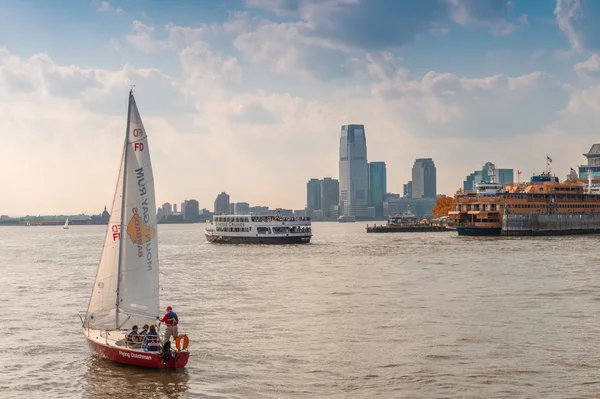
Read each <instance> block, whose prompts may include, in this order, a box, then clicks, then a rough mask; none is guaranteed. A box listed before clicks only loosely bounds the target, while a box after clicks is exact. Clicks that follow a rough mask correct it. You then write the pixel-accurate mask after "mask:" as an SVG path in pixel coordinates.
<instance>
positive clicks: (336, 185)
mask: <svg viewBox="0 0 600 399" xmlns="http://www.w3.org/2000/svg"><path fill="white" fill-rule="evenodd" d="M339 203H340V182H339V181H338V180H336V179H332V178H331V177H325V178H324V179H323V180H321V210H322V211H323V212H325V213H326V214H327V212H334V211H335V213H336V215H332V216H334V217H333V218H337V217H338V215H337V209H338V205H339Z"/></svg>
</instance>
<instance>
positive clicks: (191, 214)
mask: <svg viewBox="0 0 600 399" xmlns="http://www.w3.org/2000/svg"><path fill="white" fill-rule="evenodd" d="M184 204H185V206H183V207H182V208H181V210H182V212H183V220H185V221H186V222H195V221H198V219H199V218H200V206H199V204H198V201H196V200H194V199H193V200H189V201H188V200H186V201H184Z"/></svg>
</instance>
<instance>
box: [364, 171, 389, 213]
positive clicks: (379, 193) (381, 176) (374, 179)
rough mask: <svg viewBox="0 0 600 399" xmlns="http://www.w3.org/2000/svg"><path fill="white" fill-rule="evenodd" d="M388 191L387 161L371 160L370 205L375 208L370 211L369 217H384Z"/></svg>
mask: <svg viewBox="0 0 600 399" xmlns="http://www.w3.org/2000/svg"><path fill="white" fill-rule="evenodd" d="M386 192H387V175H386V167H385V162H369V203H368V205H369V207H373V208H375V210H374V212H373V211H368V212H367V213H368V217H371V218H382V217H383V201H384V200H385V194H386Z"/></svg>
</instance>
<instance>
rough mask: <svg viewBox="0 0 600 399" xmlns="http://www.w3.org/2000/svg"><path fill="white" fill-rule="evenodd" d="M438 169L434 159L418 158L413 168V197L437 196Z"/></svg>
mask: <svg viewBox="0 0 600 399" xmlns="http://www.w3.org/2000/svg"><path fill="white" fill-rule="evenodd" d="M436 195H437V184H436V169H435V164H434V163H433V159H431V158H418V159H417V160H415V163H414V165H413V168H412V198H436Z"/></svg>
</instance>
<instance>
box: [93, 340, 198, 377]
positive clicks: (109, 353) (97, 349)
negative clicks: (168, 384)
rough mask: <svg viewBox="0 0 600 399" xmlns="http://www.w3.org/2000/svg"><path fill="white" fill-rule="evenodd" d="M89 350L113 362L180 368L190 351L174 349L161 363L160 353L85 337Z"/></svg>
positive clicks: (185, 362) (158, 367)
mask: <svg viewBox="0 0 600 399" xmlns="http://www.w3.org/2000/svg"><path fill="white" fill-rule="evenodd" d="M86 341H87V344H88V347H89V348H90V350H91V351H92V352H93V353H95V354H97V355H98V356H100V357H102V358H104V359H108V360H112V361H113V362H117V363H123V364H131V365H133V366H140V367H150V368H155V369H165V368H180V367H185V365H186V364H187V362H188V360H189V358H190V353H189V352H188V351H174V352H172V353H171V359H169V361H168V362H167V363H166V364H163V362H162V358H161V356H160V353H158V352H142V351H139V350H131V349H127V348H121V347H115V346H110V345H104V344H101V343H99V342H98V341H95V340H93V339H89V338H87V337H86Z"/></svg>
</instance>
